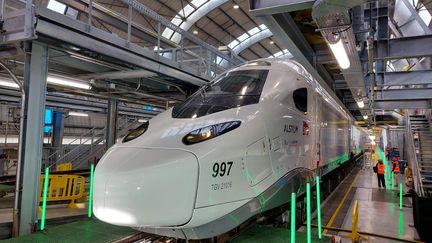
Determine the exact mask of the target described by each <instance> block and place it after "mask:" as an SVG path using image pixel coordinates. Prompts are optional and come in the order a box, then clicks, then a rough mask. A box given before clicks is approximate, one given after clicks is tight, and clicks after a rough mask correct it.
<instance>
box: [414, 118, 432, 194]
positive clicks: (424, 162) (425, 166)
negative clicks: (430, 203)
mask: <svg viewBox="0 0 432 243" xmlns="http://www.w3.org/2000/svg"><path fill="white" fill-rule="evenodd" d="M409 124H410V130H411V133H412V138H413V142H414V149H415V157H416V159H415V161H416V162H417V164H416V166H413V174H414V175H416V174H417V176H418V183H419V186H420V188H419V189H421V192H422V193H423V194H424V196H426V197H428V196H429V197H432V130H431V127H430V124H429V122H428V119H427V118H426V117H425V116H422V115H415V116H410V117H409ZM415 167H416V168H415ZM414 169H416V170H417V171H414Z"/></svg>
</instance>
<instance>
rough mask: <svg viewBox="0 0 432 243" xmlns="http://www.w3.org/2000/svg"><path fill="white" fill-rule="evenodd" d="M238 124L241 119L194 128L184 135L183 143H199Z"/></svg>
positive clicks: (232, 128)
mask: <svg viewBox="0 0 432 243" xmlns="http://www.w3.org/2000/svg"><path fill="white" fill-rule="evenodd" d="M240 124H241V121H230V122H224V123H219V124H215V125H211V126H207V127H203V128H200V129H196V130H193V131H192V132H190V133H189V134H187V135H186V136H184V138H183V143H184V144H186V145H191V144H195V143H200V142H202V141H206V140H209V139H212V138H214V137H217V136H219V135H222V134H224V133H227V132H229V131H232V130H234V129H236V128H237V127H239V126H240Z"/></svg>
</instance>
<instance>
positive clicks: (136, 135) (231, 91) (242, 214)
mask: <svg viewBox="0 0 432 243" xmlns="http://www.w3.org/2000/svg"><path fill="white" fill-rule="evenodd" d="M353 122H354V121H353V120H352V118H350V116H349V115H348V114H347V113H346V112H345V111H344V110H343V109H342V107H340V106H339V105H338V104H337V103H336V101H335V100H334V99H333V98H332V97H331V96H330V95H329V94H328V93H327V92H325V91H324V89H323V88H322V87H321V86H320V85H319V84H318V83H317V81H316V80H314V79H313V78H312V76H311V75H310V74H309V73H308V72H306V71H305V69H304V68H303V67H302V66H301V65H300V64H298V63H297V62H295V61H293V60H277V59H263V60H258V61H254V62H250V63H247V64H245V65H243V66H241V67H238V68H235V69H233V70H230V71H228V72H226V73H224V74H223V75H221V76H219V77H218V78H216V79H215V80H214V81H212V82H210V83H209V84H208V85H205V86H204V87H202V88H201V89H200V90H198V91H197V92H196V93H195V94H193V95H192V96H190V97H189V98H188V99H187V100H186V101H185V102H184V103H182V104H180V105H178V106H176V107H174V108H173V109H169V110H167V111H165V112H163V113H161V114H159V115H158V116H156V117H154V118H153V119H151V120H150V121H149V122H148V123H144V124H142V125H141V126H139V127H138V128H136V129H135V130H133V131H131V132H130V133H129V134H128V135H127V136H125V137H124V138H123V139H122V141H120V142H118V143H117V144H115V145H114V146H113V147H111V148H110V149H109V150H108V151H107V152H106V154H105V155H104V156H103V157H102V159H101V160H100V162H99V164H98V165H97V167H96V170H95V175H94V204H93V210H94V214H95V215H96V217H97V218H98V219H100V220H102V221H105V222H108V223H110V224H115V225H122V226H129V227H133V228H136V229H139V230H141V231H145V232H149V233H155V234H159V235H165V236H171V237H177V238H187V239H204V238H210V237H213V236H216V235H220V234H222V233H224V232H227V231H229V230H231V229H233V228H235V227H236V226H238V225H240V224H241V223H243V222H245V221H246V220H248V219H251V218H253V217H255V216H257V215H260V214H261V213H263V212H266V211H268V210H270V209H274V208H276V207H279V206H281V205H283V204H286V203H287V202H288V201H289V197H290V194H291V192H293V191H298V190H300V191H301V190H303V189H302V188H304V185H305V183H306V181H313V177H314V175H315V174H316V173H317V172H318V169H317V168H319V172H320V173H321V174H325V173H328V172H329V171H331V170H333V169H335V168H336V167H337V166H339V165H340V164H341V163H343V162H345V161H346V160H348V154H349V153H350V152H353V151H355V150H357V149H359V148H360V146H361V143H362V139H363V137H364V136H363V133H362V131H361V130H360V129H358V128H357V127H355V126H354V125H353Z"/></svg>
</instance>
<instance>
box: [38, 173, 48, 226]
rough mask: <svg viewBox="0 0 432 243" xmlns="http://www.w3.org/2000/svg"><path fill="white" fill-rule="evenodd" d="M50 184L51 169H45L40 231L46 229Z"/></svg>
mask: <svg viewBox="0 0 432 243" xmlns="http://www.w3.org/2000/svg"><path fill="white" fill-rule="evenodd" d="M48 183H49V167H47V168H45V177H44V187H43V198H42V216H41V226H40V229H41V230H44V229H45V218H46V205H47V197H48Z"/></svg>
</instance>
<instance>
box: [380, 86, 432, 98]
mask: <svg viewBox="0 0 432 243" xmlns="http://www.w3.org/2000/svg"><path fill="white" fill-rule="evenodd" d="M377 99H386V100H400V101H403V100H427V99H432V88H415V89H414V88H413V89H382V90H378V91H377Z"/></svg>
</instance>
